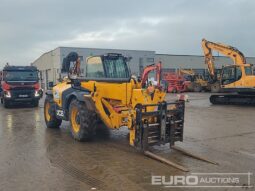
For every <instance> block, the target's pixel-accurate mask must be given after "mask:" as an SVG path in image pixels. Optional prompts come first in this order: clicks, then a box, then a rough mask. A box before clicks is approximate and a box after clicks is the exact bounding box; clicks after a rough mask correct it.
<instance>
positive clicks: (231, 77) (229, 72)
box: [222, 67, 242, 85]
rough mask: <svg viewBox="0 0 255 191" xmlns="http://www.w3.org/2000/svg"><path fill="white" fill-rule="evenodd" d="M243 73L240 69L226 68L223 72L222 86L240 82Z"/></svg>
mask: <svg viewBox="0 0 255 191" xmlns="http://www.w3.org/2000/svg"><path fill="white" fill-rule="evenodd" d="M241 77H242V71H241V68H240V67H225V68H224V69H223V71H222V84H223V85H226V84H230V83H233V82H235V81H238V80H240V79H241Z"/></svg>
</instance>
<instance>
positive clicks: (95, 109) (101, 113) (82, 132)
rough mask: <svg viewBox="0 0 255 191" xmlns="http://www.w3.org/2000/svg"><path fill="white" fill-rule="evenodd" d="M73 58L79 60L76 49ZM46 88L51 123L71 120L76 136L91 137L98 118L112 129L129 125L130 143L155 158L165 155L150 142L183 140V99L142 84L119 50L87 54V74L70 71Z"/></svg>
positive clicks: (47, 118) (48, 122)
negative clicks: (152, 148)
mask: <svg viewBox="0 0 255 191" xmlns="http://www.w3.org/2000/svg"><path fill="white" fill-rule="evenodd" d="M72 58H74V61H75V60H76V59H77V58H78V55H77V56H74V55H72ZM77 65H80V64H79V62H78V64H77ZM69 71H70V70H69ZM71 71H81V70H80V69H73V70H71ZM46 94H47V96H46V99H45V104H44V115H45V122H46V125H47V127H48V128H58V127H59V126H60V125H61V122H62V120H69V121H70V123H71V133H72V136H73V137H74V138H75V139H76V140H78V141H87V140H91V139H92V138H93V136H95V129H96V126H97V123H98V122H99V121H102V122H103V123H104V124H105V125H106V126H107V127H108V128H110V129H119V128H121V127H127V128H128V129H129V143H130V145H131V146H134V147H135V148H137V149H139V150H141V151H142V152H144V153H145V154H146V155H149V156H150V157H152V158H154V159H157V160H161V159H159V158H158V156H156V155H155V154H153V153H151V152H149V151H148V150H149V147H150V146H153V145H161V144H166V143H170V147H171V148H172V147H173V146H174V144H175V142H176V141H183V128H184V106H185V105H184V102H183V101H176V102H171V103H168V102H166V101H165V96H166V93H165V92H163V91H161V90H160V88H155V90H154V91H153V92H151V91H148V89H146V88H145V89H142V88H141V82H140V81H138V80H137V79H136V78H135V77H132V76H131V75H130V70H129V67H128V64H127V58H126V57H124V56H122V55H121V54H106V55H99V56H92V57H88V58H87V60H86V66H85V72H84V74H82V75H81V74H80V73H73V72H72V74H70V75H69V78H68V79H66V80H64V81H62V82H61V83H59V84H57V85H55V86H54V87H53V89H52V90H50V91H47V92H46ZM161 161H163V162H165V163H168V164H170V165H172V166H175V167H176V168H179V169H182V170H184V171H185V170H186V171H187V169H185V168H182V167H180V166H179V165H177V164H175V163H173V162H170V161H168V162H166V160H165V159H162V160H161Z"/></svg>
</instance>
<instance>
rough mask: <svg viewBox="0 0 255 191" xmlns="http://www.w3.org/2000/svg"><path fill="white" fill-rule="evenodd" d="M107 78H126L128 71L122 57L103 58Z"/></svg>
mask: <svg viewBox="0 0 255 191" xmlns="http://www.w3.org/2000/svg"><path fill="white" fill-rule="evenodd" d="M104 66H105V73H106V77H107V78H128V77H129V70H128V68H127V63H126V61H125V60H124V58H123V57H110V56H109V57H108V56H107V57H104Z"/></svg>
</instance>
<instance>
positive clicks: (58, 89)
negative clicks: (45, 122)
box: [52, 81, 71, 107]
mask: <svg viewBox="0 0 255 191" xmlns="http://www.w3.org/2000/svg"><path fill="white" fill-rule="evenodd" d="M69 88H71V84H70V82H69V81H64V82H62V83H59V84H58V85H57V86H54V87H53V91H52V93H53V98H54V102H55V103H56V104H57V105H58V106H59V107H62V99H63V98H62V93H63V92H64V91H65V90H67V89H69Z"/></svg>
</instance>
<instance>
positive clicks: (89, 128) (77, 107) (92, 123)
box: [69, 99, 97, 141]
mask: <svg viewBox="0 0 255 191" xmlns="http://www.w3.org/2000/svg"><path fill="white" fill-rule="evenodd" d="M69 119H70V123H71V133H72V136H73V137H74V138H75V139H76V140H78V141H89V140H91V139H92V138H93V136H94V134H95V129H96V123H97V118H96V113H95V112H93V111H89V110H88V108H87V106H86V104H85V103H84V102H80V101H78V100H76V99H74V100H72V101H71V104H70V107H69Z"/></svg>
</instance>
